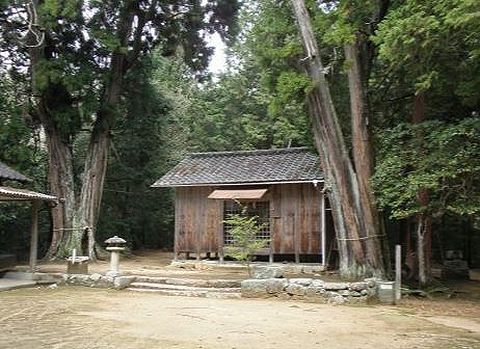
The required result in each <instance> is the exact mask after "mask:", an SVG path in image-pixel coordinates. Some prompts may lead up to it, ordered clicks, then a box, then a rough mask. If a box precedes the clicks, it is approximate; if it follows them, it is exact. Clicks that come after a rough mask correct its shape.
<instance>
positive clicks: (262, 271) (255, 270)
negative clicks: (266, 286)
mask: <svg viewBox="0 0 480 349" xmlns="http://www.w3.org/2000/svg"><path fill="white" fill-rule="evenodd" d="M252 274H253V277H254V278H255V279H271V278H282V277H283V268H282V267H275V266H263V265H262V266H260V265H256V266H253V267H252Z"/></svg>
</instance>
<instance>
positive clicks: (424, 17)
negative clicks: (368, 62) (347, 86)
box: [373, 0, 480, 106]
mask: <svg viewBox="0 0 480 349" xmlns="http://www.w3.org/2000/svg"><path fill="white" fill-rule="evenodd" d="M479 10H480V5H479V3H478V1H474V0H455V1H451V0H441V1H437V0H435V1H433V0H431V1H417V0H408V1H405V2H403V3H401V5H399V6H396V7H395V8H394V9H392V10H391V11H390V12H389V14H388V15H387V17H386V19H385V20H384V21H382V23H381V24H380V25H379V30H378V31H377V33H376V34H375V36H373V40H374V42H375V43H376V44H377V45H378V46H379V54H380V58H381V59H382V60H384V61H385V62H386V63H387V65H388V69H390V70H392V72H393V73H394V74H396V75H398V76H402V75H404V77H403V78H407V79H408V80H409V81H411V86H412V87H411V88H412V89H413V90H414V91H415V92H420V91H427V90H432V89H433V90H434V92H437V93H438V92H439V91H441V90H443V91H445V89H446V88H448V85H449V84H451V82H453V83H454V84H455V85H456V87H455V88H454V90H453V91H452V92H453V93H454V94H455V95H457V96H458V97H459V98H461V99H462V103H464V104H468V105H470V106H472V105H473V104H474V103H478V94H477V91H478V90H479V88H480V78H478V74H472V72H473V71H478V68H479V58H480V57H479V53H480V51H479V49H478V42H479V40H480V21H478V11H479Z"/></svg>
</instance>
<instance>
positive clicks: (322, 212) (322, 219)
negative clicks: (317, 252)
mask: <svg viewBox="0 0 480 349" xmlns="http://www.w3.org/2000/svg"><path fill="white" fill-rule="evenodd" d="M321 204H322V205H321V208H320V229H321V232H322V266H323V267H324V268H325V266H326V265H325V264H326V261H327V256H326V255H325V249H326V232H325V193H324V192H323V191H322V198H321Z"/></svg>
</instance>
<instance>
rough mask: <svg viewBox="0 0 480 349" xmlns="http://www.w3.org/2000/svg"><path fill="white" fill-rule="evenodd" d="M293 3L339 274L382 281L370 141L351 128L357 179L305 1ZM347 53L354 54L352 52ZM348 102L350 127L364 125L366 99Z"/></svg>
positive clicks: (353, 81) (355, 98) (381, 261)
mask: <svg viewBox="0 0 480 349" xmlns="http://www.w3.org/2000/svg"><path fill="white" fill-rule="evenodd" d="M292 4H293V8H294V12H295V16H296V19H297V24H298V26H299V29H300V34H301V37H302V41H303V44H304V47H305V51H306V53H307V60H306V62H307V72H308V74H309V76H310V78H311V79H312V81H313V83H314V88H313V89H312V91H311V92H310V93H309V95H308V106H309V114H310V118H311V121H312V125H313V133H314V137H315V144H316V146H317V150H318V152H319V154H320V158H321V162H322V166H323V170H324V172H325V175H326V180H327V183H326V185H327V188H328V189H329V199H330V202H331V206H332V215H333V219H334V224H335V230H336V235H337V241H338V247H339V253H340V273H341V275H342V276H343V277H346V278H357V277H363V276H366V275H374V276H379V277H383V276H385V272H386V267H385V264H384V259H383V257H382V254H381V253H382V250H381V249H379V248H377V245H378V242H377V239H378V235H379V231H378V225H377V222H378V217H374V216H373V214H374V211H376V210H374V205H373V202H372V201H371V199H372V197H371V194H370V191H369V189H368V188H369V184H368V179H369V178H368V179H366V181H367V182H365V178H363V177H362V175H364V174H365V173H366V174H367V175H368V173H369V171H370V173H371V166H372V165H371V154H370V155H368V150H367V149H369V147H370V145H369V144H368V143H369V140H368V137H367V138H366V139H365V136H364V134H363V131H362V130H358V131H357V130H354V132H355V135H356V137H357V142H359V143H362V144H360V147H361V148H360V149H357V150H355V151H356V154H357V156H356V159H357V161H358V162H359V164H358V167H360V171H361V176H360V177H359V176H358V175H357V173H356V172H355V170H354V168H353V164H352V161H351V159H350V157H349V154H348V149H347V147H346V145H345V141H344V137H343V134H342V131H341V128H340V123H339V120H338V117H337V114H336V110H335V107H334V105H333V102H332V98H331V95H330V89H329V85H328V82H327V80H326V78H325V75H324V74H325V72H324V67H323V64H322V62H321V59H320V51H319V49H318V44H317V41H316V39H315V36H314V33H313V29H312V24H311V20H310V16H309V14H308V12H307V9H306V7H305V3H304V1H303V0H292ZM350 53H352V54H355V52H354V50H353V51H352V52H350ZM355 61H356V59H355ZM352 74H353V75H352V79H351V81H350V83H351V84H356V83H357V82H358V81H357V80H358V79H359V77H355V76H354V75H355V74H356V72H355V71H353V73H352ZM353 92H354V91H352V93H353ZM361 93H362V92H361ZM352 99H353V104H352V109H355V113H356V116H357V117H358V115H360V118H359V119H355V121H353V122H354V125H356V126H359V124H360V126H361V125H363V124H364V123H365V120H363V121H362V119H361V118H363V116H364V110H365V107H366V106H365V105H363V104H362V103H363V101H364V97H363V96H361V97H360V98H357V96H355V95H354V96H353V97H352ZM357 111H359V112H360V113H357ZM352 120H353V119H352ZM364 142H365V143H364ZM366 145H367V148H365V146H366ZM365 159H367V161H368V162H369V163H368V164H366V165H365V164H363V163H362V162H363V161H365Z"/></svg>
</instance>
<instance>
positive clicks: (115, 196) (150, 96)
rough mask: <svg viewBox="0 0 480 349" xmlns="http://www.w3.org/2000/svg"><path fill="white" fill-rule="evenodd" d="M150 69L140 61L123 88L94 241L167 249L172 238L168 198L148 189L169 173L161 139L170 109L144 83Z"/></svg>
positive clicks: (148, 83)
mask: <svg viewBox="0 0 480 349" xmlns="http://www.w3.org/2000/svg"><path fill="white" fill-rule="evenodd" d="M154 68H155V62H150V61H148V60H144V61H143V62H142V65H141V66H138V67H137V68H136V69H135V70H134V71H132V74H130V75H129V79H128V82H127V84H126V86H125V89H126V103H125V107H124V108H125V109H124V111H125V116H124V117H122V118H120V119H119V120H118V122H117V124H116V125H115V128H114V130H113V131H112V134H113V135H112V143H113V145H112V156H111V157H110V159H109V166H108V171H107V176H106V179H105V189H104V191H105V193H104V198H103V202H102V212H101V215H100V220H99V226H98V236H99V240H101V241H103V240H104V238H108V237H110V236H113V235H119V234H120V235H121V236H122V237H124V238H126V239H127V240H128V241H129V243H131V246H132V247H133V248H136V249H138V248H159V247H163V248H165V247H170V245H171V243H172V238H173V237H172V229H173V228H172V226H173V197H172V194H173V193H172V192H171V191H165V190H157V189H152V188H150V185H152V184H153V182H154V181H155V180H157V179H158V178H159V177H160V176H162V175H163V174H164V173H165V172H166V171H167V170H169V166H171V165H170V162H171V159H170V156H171V153H170V151H172V150H171V149H170V148H169V147H168V146H167V145H166V140H167V139H168V138H169V135H168V134H164V132H165V129H166V116H167V115H168V113H169V111H170V109H169V107H168V105H167V101H166V100H165V97H164V95H163V94H162V93H159V92H160V91H157V90H156V89H155V87H154V85H153V84H152V79H151V78H150V77H149V74H150V72H151V71H152V70H153V69H154Z"/></svg>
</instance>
